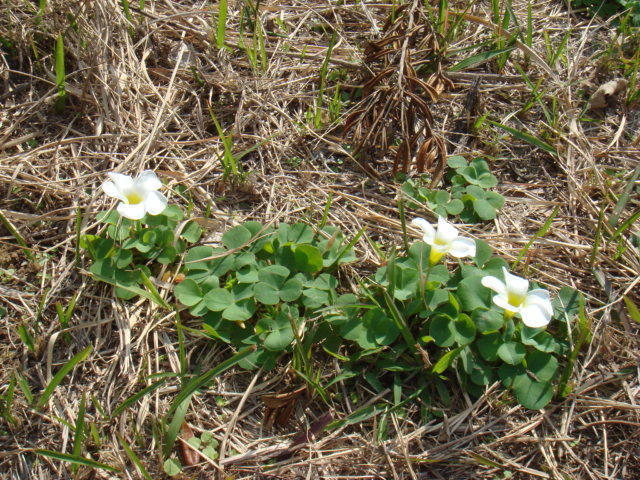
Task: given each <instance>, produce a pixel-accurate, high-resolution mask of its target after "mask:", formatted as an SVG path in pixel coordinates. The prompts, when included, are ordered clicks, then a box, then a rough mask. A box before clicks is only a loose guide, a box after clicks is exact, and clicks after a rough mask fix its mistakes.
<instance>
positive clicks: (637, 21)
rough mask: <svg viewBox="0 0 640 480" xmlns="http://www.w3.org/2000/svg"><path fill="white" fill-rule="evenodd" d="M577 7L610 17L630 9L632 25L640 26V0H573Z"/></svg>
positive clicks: (603, 16)
mask: <svg viewBox="0 0 640 480" xmlns="http://www.w3.org/2000/svg"><path fill="white" fill-rule="evenodd" d="M571 3H572V5H573V6H574V7H575V8H586V9H587V11H588V12H589V13H590V14H592V15H594V14H596V13H597V14H599V15H600V16H601V17H602V18H609V17H611V16H613V15H617V14H619V13H621V12H624V11H626V10H628V11H629V20H630V22H631V24H632V25H634V26H640V2H638V0H572V2H571Z"/></svg>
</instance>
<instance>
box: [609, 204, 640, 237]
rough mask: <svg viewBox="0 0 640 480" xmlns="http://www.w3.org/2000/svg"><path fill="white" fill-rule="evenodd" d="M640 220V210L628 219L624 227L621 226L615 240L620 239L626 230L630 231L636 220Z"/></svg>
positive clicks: (615, 234)
mask: <svg viewBox="0 0 640 480" xmlns="http://www.w3.org/2000/svg"><path fill="white" fill-rule="evenodd" d="M638 218H640V209H638V210H636V211H635V212H634V213H633V215H631V216H630V217H629V218H627V219H626V220H625V221H624V222H622V225H620V226H619V227H618V228H617V229H616V231H615V232H614V234H613V238H616V237H619V236H620V235H622V234H623V233H624V231H625V230H626V229H628V228H629V227H630V226H631V225H633V224H635V222H636V220H638Z"/></svg>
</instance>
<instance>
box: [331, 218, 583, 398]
mask: <svg viewBox="0 0 640 480" xmlns="http://www.w3.org/2000/svg"><path fill="white" fill-rule="evenodd" d="M412 224H413V226H414V227H416V228H417V229H418V230H420V231H421V232H422V241H418V242H415V243H413V244H412V245H410V246H409V248H408V251H407V252H406V253H405V254H403V255H396V254H393V253H392V254H391V255H390V257H389V258H388V260H387V262H386V265H385V266H383V267H381V268H380V269H378V271H377V272H376V274H375V275H374V277H373V278H372V279H369V281H368V282H365V284H364V285H363V296H364V297H365V298H366V299H368V305H367V306H366V307H365V308H363V309H361V310H358V311H352V312H351V315H348V316H347V319H346V320H345V323H344V324H343V326H342V329H341V331H342V334H343V336H344V338H347V339H349V340H352V341H354V342H355V343H356V344H357V345H359V346H360V347H361V348H362V349H363V350H365V352H367V354H368V355H369V357H370V363H371V364H372V365H373V367H374V369H377V370H378V371H380V372H384V371H387V372H398V371H403V372H417V371H420V372H422V374H423V381H422V382H419V383H421V384H422V387H421V388H423V389H425V390H426V389H429V388H430V387H435V389H436V390H437V391H438V393H440V396H441V397H442V398H446V397H447V396H448V394H447V393H446V392H447V390H448V389H447V388H446V384H447V382H449V381H450V380H452V379H453V378H456V377H457V378H458V379H459V382H460V384H461V386H462V388H463V389H464V390H465V391H466V392H467V393H469V394H471V395H472V396H474V397H477V396H479V395H481V394H482V393H483V391H484V387H485V386H487V385H489V384H492V383H493V382H495V381H501V382H502V383H503V384H504V386H506V387H507V388H509V389H510V390H511V391H512V392H513V393H514V394H515V397H516V399H517V401H518V402H519V403H520V404H521V405H523V406H525V407H527V408H530V409H540V408H542V407H544V406H545V405H547V404H548V403H549V401H550V400H551V399H552V397H553V394H554V387H555V385H556V384H557V383H558V380H559V379H560V378H561V377H562V378H563V379H564V375H561V374H560V368H559V367H560V363H561V362H559V359H563V358H564V357H565V355H566V354H567V353H568V352H569V347H570V343H569V342H568V338H569V333H570V331H571V325H570V320H571V317H572V316H573V314H574V313H575V310H576V302H577V301H578V300H577V299H578V296H577V292H574V291H572V290H570V289H567V290H563V291H561V295H559V296H558V298H557V299H555V300H554V301H552V300H551V298H550V295H549V292H548V291H547V290H545V289H541V288H536V287H537V286H536V285H535V284H531V283H530V282H529V281H528V280H526V279H524V278H521V277H519V276H516V275H514V274H512V273H510V272H509V269H508V265H507V263H506V262H505V261H504V260H503V259H502V258H499V257H496V256H494V255H493V254H492V251H491V248H490V247H489V246H488V245H487V244H486V243H485V242H483V241H480V240H475V241H474V240H471V239H468V238H464V237H461V236H459V235H458V231H457V230H456V228H455V227H454V226H453V225H452V224H450V223H449V222H447V221H446V220H445V219H444V218H442V217H440V218H439V219H438V223H437V226H436V227H434V226H432V225H431V224H429V223H428V222H427V221H426V220H424V219H415V220H414V221H413V222H412ZM449 257H453V258H455V259H457V260H458V262H457V264H448V263H447V262H446V260H447V259H448V258H449ZM462 259H465V261H463V260H462ZM363 311H364V312H365V313H363ZM563 381H566V380H563ZM561 383H562V382H561Z"/></svg>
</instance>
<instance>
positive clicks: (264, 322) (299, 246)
mask: <svg viewBox="0 0 640 480" xmlns="http://www.w3.org/2000/svg"><path fill="white" fill-rule="evenodd" d="M221 243H222V245H221V246H218V247H213V246H196V247H193V248H191V249H190V250H188V251H187V252H186V254H185V257H184V267H183V270H184V273H185V278H184V280H183V281H182V282H181V283H180V284H178V285H177V286H176V287H175V296H176V298H177V299H178V301H179V302H180V303H181V304H182V305H183V306H184V307H185V308H187V309H188V311H189V313H190V314H191V315H193V316H195V317H202V318H203V329H204V332H205V333H206V334H207V335H209V336H210V337H212V338H215V339H217V340H220V341H223V342H226V343H229V344H233V345H235V346H238V347H241V346H247V345H255V346H256V350H255V352H254V353H253V354H252V355H250V356H249V357H247V358H245V359H244V360H243V361H242V362H241V363H240V365H241V366H242V367H244V368H249V369H250V368H255V367H257V366H261V367H262V368H264V369H266V370H269V369H270V368H273V366H274V365H275V362H276V359H277V358H278V356H280V355H281V353H282V352H285V351H291V350H292V348H293V347H292V345H293V344H294V341H297V342H298V343H299V344H298V347H299V348H305V349H306V351H309V349H310V348H311V346H313V345H314V344H319V343H321V342H323V341H324V340H325V339H327V338H328V336H330V335H331V334H332V326H331V324H330V323H328V322H327V320H326V317H328V316H329V312H332V313H334V314H335V310H331V309H330V307H332V306H333V305H339V304H346V303H354V300H355V299H354V298H352V297H353V296H351V295H342V296H340V295H338V293H337V292H336V288H337V286H338V281H337V278H336V277H335V276H334V275H333V273H331V272H332V270H334V269H335V267H337V266H338V265H339V264H342V263H345V262H349V261H353V260H354V259H355V256H354V254H353V251H352V249H351V245H349V244H346V243H345V240H344V236H343V234H342V233H341V232H340V231H339V230H338V229H336V228H334V227H330V226H325V227H323V228H321V229H319V230H317V231H316V230H314V229H313V228H312V227H310V226H309V225H306V224H304V223H295V224H292V225H290V224H287V223H281V224H280V225H278V226H277V227H275V228H274V227H271V226H263V225H262V224H260V223H258V222H253V221H250V222H246V223H244V224H242V225H239V226H236V227H234V228H232V229H230V230H229V231H227V232H226V233H225V234H224V235H223V236H222V242H221ZM300 343H301V344H300Z"/></svg>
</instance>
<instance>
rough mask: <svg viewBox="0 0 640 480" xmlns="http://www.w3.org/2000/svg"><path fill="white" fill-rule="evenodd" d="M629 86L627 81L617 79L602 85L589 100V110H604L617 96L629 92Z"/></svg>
mask: <svg viewBox="0 0 640 480" xmlns="http://www.w3.org/2000/svg"><path fill="white" fill-rule="evenodd" d="M628 84H629V82H627V80H626V79H624V78H616V79H614V80H610V81H608V82H607V83H604V84H602V85H600V87H598V89H597V90H596V91H595V92H594V93H593V95H591V98H590V99H589V109H591V110H602V109H604V108H606V107H607V106H609V105H610V103H611V102H612V101H613V99H614V98H615V97H616V96H617V95H619V94H621V93H622V92H624V91H626V90H627V85H628Z"/></svg>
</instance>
